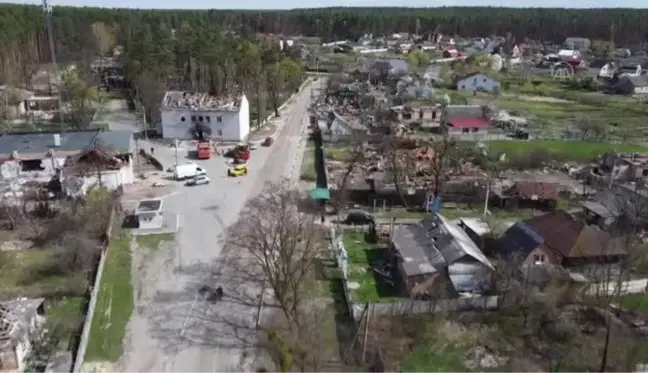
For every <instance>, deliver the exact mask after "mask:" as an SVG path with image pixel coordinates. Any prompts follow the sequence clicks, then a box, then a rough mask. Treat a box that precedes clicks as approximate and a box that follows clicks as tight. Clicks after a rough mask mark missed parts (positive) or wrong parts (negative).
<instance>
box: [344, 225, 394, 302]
mask: <svg viewBox="0 0 648 373" xmlns="http://www.w3.org/2000/svg"><path fill="white" fill-rule="evenodd" d="M343 242H344V247H345V248H346V250H347V255H348V268H347V269H348V275H349V283H357V284H358V285H359V287H358V288H357V289H350V290H351V296H352V299H353V301H354V302H381V301H382V302H385V301H389V300H392V299H393V298H394V297H395V296H396V295H397V290H396V289H395V288H394V287H393V286H391V285H390V284H388V283H386V282H385V281H381V279H382V277H381V276H380V275H378V274H376V273H374V271H373V270H372V269H371V263H375V262H379V261H381V260H383V259H384V258H385V254H386V249H385V248H380V247H378V246H377V245H376V244H371V243H368V242H366V241H365V239H364V232H362V231H348V230H345V231H344V233H343Z"/></svg>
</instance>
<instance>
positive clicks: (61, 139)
mask: <svg viewBox="0 0 648 373" xmlns="http://www.w3.org/2000/svg"><path fill="white" fill-rule="evenodd" d="M134 153H135V141H134V139H133V134H132V132H130V131H106V132H100V131H70V132H65V133H42V132H38V133H10V134H4V135H2V136H0V162H1V163H0V185H1V188H2V193H3V196H4V197H5V199H7V198H14V199H22V198H23V197H25V196H26V195H27V194H28V193H27V190H28V189H29V187H30V186H32V187H36V186H40V187H42V188H45V189H49V192H50V193H52V194H59V193H60V194H61V195H67V196H71V197H81V196H83V195H85V193H86V192H87V191H88V190H90V189H92V188H94V187H98V186H102V187H106V188H108V189H109V190H116V189H118V188H119V187H121V186H123V185H127V184H132V183H133V182H134V180H135V175H134V171H133V154H134Z"/></svg>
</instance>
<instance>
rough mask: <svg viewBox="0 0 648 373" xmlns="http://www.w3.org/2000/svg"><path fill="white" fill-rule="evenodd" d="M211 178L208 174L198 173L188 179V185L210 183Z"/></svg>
mask: <svg viewBox="0 0 648 373" xmlns="http://www.w3.org/2000/svg"><path fill="white" fill-rule="evenodd" d="M210 181H211V180H209V178H208V177H207V175H198V176H196V177H194V178H192V179H189V181H187V185H201V184H209V182H210Z"/></svg>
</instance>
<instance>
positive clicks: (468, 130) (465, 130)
mask: <svg viewBox="0 0 648 373" xmlns="http://www.w3.org/2000/svg"><path fill="white" fill-rule="evenodd" d="M462 132H463V133H468V132H470V128H464V129H463V131H462Z"/></svg>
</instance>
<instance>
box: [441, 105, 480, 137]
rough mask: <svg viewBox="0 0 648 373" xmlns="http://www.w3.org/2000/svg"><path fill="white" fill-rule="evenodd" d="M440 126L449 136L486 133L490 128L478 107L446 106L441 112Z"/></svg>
mask: <svg viewBox="0 0 648 373" xmlns="http://www.w3.org/2000/svg"><path fill="white" fill-rule="evenodd" d="M441 125H442V128H443V129H444V130H445V131H447V133H448V134H449V135H457V134H462V133H475V132H479V133H486V132H488V129H489V128H490V127H491V125H490V121H489V120H488V117H487V116H486V112H485V110H484V108H483V107H481V106H479V105H448V106H446V107H445V108H444V109H443V111H442V112H441Z"/></svg>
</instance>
